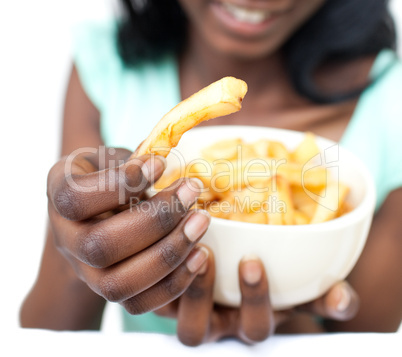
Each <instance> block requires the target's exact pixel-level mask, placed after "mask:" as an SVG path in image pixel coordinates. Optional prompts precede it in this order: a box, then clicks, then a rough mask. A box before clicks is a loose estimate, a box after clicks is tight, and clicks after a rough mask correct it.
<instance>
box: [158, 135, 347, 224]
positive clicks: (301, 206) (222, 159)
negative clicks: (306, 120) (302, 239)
mask: <svg viewBox="0 0 402 357" xmlns="http://www.w3.org/2000/svg"><path fill="white" fill-rule="evenodd" d="M319 158H320V150H319V148H318V146H317V143H316V138H315V136H314V135H313V134H311V133H307V134H306V135H305V136H304V139H303V141H302V142H301V143H300V144H299V145H298V146H297V148H296V149H295V150H293V151H290V150H288V149H287V148H286V146H285V145H284V144H282V143H280V142H277V141H272V140H265V139H261V140H258V141H256V142H253V143H246V142H244V141H243V140H242V139H239V138H235V139H228V140H222V141H219V142H217V143H215V144H213V145H211V146H209V147H207V148H205V149H204V150H202V157H201V158H199V159H197V160H192V161H191V162H189V163H187V165H186V166H185V167H184V168H178V169H175V170H173V171H171V172H170V173H168V174H164V175H163V176H162V177H161V178H160V179H159V180H158V182H157V183H156V184H155V186H154V188H155V189H156V190H157V191H158V190H161V189H163V188H166V187H168V186H170V185H171V184H172V183H173V182H175V181H176V180H178V179H180V178H182V177H197V178H198V179H200V180H201V181H202V182H203V184H204V189H203V192H202V193H201V194H200V196H199V198H198V201H197V205H196V206H197V208H203V209H206V210H207V211H208V212H209V213H210V214H211V215H212V216H213V217H217V218H223V219H229V220H235V221H241V222H249V223H259V224H272V225H302V224H315V223H321V222H325V221H329V220H332V219H334V218H337V217H339V216H341V215H343V214H345V213H347V212H349V211H350V210H351V207H350V205H349V204H348V202H347V200H346V199H347V196H348V193H349V188H348V187H347V186H346V185H345V184H343V183H341V182H338V181H337V180H335V179H334V178H331V177H328V176H329V174H328V171H327V169H326V168H325V167H324V166H321V165H317V164H316V162H318V161H319ZM317 159H318V160H317Z"/></svg>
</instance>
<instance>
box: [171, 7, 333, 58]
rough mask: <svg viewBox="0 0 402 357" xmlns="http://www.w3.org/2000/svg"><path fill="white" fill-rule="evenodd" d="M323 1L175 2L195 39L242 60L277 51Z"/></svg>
mask: <svg viewBox="0 0 402 357" xmlns="http://www.w3.org/2000/svg"><path fill="white" fill-rule="evenodd" d="M325 1H326V0H178V2H179V3H180V4H181V6H182V8H183V10H184V12H185V13H186V14H187V17H188V19H189V22H190V26H191V27H192V30H193V33H195V34H196V36H197V37H196V38H197V39H200V40H202V41H203V42H204V43H205V44H207V45H208V46H210V47H211V48H212V49H214V50H216V51H218V52H219V53H221V54H225V55H230V56H233V57H235V58H242V59H257V58H261V57H264V56H267V55H270V54H272V53H274V52H275V51H277V50H278V49H279V48H280V47H281V46H282V45H283V44H284V43H285V42H286V40H287V39H289V38H290V37H291V35H292V34H293V33H294V32H295V31H296V30H297V29H298V28H299V27H300V26H301V25H302V24H304V23H305V22H306V21H307V20H308V19H309V18H310V17H311V16H312V15H313V14H314V13H315V12H316V11H317V10H318V9H319V8H320V7H321V6H322V5H323V3H324V2H325Z"/></svg>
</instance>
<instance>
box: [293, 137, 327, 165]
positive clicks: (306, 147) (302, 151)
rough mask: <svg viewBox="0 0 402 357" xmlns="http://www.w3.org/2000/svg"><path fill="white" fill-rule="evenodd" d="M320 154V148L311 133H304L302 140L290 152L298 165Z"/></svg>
mask: <svg viewBox="0 0 402 357" xmlns="http://www.w3.org/2000/svg"><path fill="white" fill-rule="evenodd" d="M319 154H320V149H319V148H318V145H317V143H316V141H315V136H314V134H312V133H306V135H305V136H304V139H303V141H302V142H301V143H300V144H299V146H298V147H297V148H296V149H295V150H294V151H293V153H292V160H293V161H294V162H296V163H298V164H300V165H305V164H306V163H307V162H309V161H310V160H311V159H312V158H314V157H315V156H317V155H319Z"/></svg>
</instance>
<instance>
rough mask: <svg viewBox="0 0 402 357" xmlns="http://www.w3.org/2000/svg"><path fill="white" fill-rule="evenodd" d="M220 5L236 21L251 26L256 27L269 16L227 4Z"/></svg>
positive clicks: (265, 12) (265, 13)
mask: <svg viewBox="0 0 402 357" xmlns="http://www.w3.org/2000/svg"><path fill="white" fill-rule="evenodd" d="M222 5H223V7H224V8H225V10H226V11H227V12H228V13H229V14H231V15H232V16H233V17H234V18H235V19H236V20H238V21H240V22H244V23H248V24H252V25H258V24H260V23H262V22H264V21H265V20H267V19H268V18H269V17H270V16H271V15H270V14H269V13H268V12H267V11H262V10H251V9H248V8H245V7H241V6H237V5H233V4H228V3H223V4H222Z"/></svg>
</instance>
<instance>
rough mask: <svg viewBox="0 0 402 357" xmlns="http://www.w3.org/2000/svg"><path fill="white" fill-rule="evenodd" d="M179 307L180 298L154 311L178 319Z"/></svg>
mask: <svg viewBox="0 0 402 357" xmlns="http://www.w3.org/2000/svg"><path fill="white" fill-rule="evenodd" d="M178 309H179V299H176V300H173V301H172V302H170V303H169V304H166V305H164V306H162V307H160V308H159V309H156V310H155V311H154V313H155V314H156V315H158V316H162V317H168V318H171V319H177V311H178Z"/></svg>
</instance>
